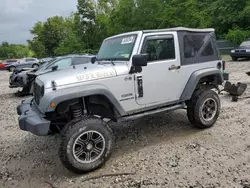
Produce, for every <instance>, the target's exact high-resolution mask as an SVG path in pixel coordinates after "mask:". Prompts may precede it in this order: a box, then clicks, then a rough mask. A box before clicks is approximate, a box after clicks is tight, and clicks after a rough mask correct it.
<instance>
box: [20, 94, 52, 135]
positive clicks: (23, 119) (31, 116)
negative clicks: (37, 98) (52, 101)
mask: <svg viewBox="0 0 250 188" xmlns="http://www.w3.org/2000/svg"><path fill="white" fill-rule="evenodd" d="M17 114H18V115H19V118H18V121H19V127H20V129H21V130H24V131H28V132H31V133H33V134H35V135H38V136H46V135H48V134H49V128H50V121H48V120H46V119H45V118H44V115H43V114H41V112H40V111H39V109H38V108H37V106H36V105H35V104H33V102H32V99H31V98H29V99H26V100H25V101H23V102H22V104H20V105H18V106H17Z"/></svg>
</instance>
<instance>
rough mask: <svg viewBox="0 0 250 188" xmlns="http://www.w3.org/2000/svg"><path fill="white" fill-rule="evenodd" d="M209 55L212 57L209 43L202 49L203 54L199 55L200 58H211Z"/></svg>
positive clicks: (212, 51)
mask: <svg viewBox="0 0 250 188" xmlns="http://www.w3.org/2000/svg"><path fill="white" fill-rule="evenodd" d="M211 55H214V50H213V47H212V44H211V42H209V43H208V44H207V46H206V47H205V48H204V50H203V52H202V53H201V56H211Z"/></svg>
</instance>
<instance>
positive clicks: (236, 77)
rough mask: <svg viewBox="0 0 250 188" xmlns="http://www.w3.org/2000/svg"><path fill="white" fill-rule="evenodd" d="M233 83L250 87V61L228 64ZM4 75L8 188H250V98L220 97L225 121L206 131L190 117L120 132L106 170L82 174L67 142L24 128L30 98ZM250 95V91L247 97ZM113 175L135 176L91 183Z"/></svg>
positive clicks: (3, 179)
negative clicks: (66, 163) (64, 157)
mask: <svg viewBox="0 0 250 188" xmlns="http://www.w3.org/2000/svg"><path fill="white" fill-rule="evenodd" d="M227 69H228V71H229V73H230V80H231V81H234V82H238V81H241V82H245V83H248V84H250V77H249V76H247V75H246V74H245V72H246V71H250V62H245V61H241V62H228V63H227ZM8 77H9V73H8V72H0V104H1V108H0V114H1V116H0V125H1V126H0V153H1V154H0V187H23V188H27V187H37V188H39V187H43V188H44V187H48V188H52V187H57V188H68V187H73V188H77V187H93V188H95V187H103V188H104V187H136V188H138V187H152V188H155V187H187V188H212V187H226V188H229V187H244V188H248V187H250V164H249V161H250V137H249V135H250V127H249V126H250V105H249V104H250V99H240V100H239V101H238V102H232V101H231V97H230V96H228V95H227V94H225V93H224V94H223V93H222V95H220V98H221V101H222V110H221V115H220V117H219V119H218V121H217V123H216V124H215V126H214V127H213V128H211V129H207V130H198V129H196V128H194V127H193V126H192V125H191V124H190V123H189V121H188V119H187V117H186V112H185V111H184V110H178V111H175V112H171V113H162V114H158V115H155V116H149V117H144V118H141V119H138V120H136V121H132V122H128V123H122V124H118V125H116V126H114V125H113V126H112V128H113V130H114V132H115V135H116V142H117V143H116V148H115V151H114V152H113V155H112V157H111V159H110V160H109V161H108V162H107V163H106V165H105V166H103V167H102V168H101V169H99V170H97V171H95V172H92V173H89V174H86V175H82V176H79V175H75V174H72V173H70V172H68V171H67V170H66V169H65V168H64V167H63V166H62V164H61V162H60V160H59V158H58V156H57V152H58V144H59V143H60V137H59V136H49V137H37V136H35V135H32V134H30V133H27V132H24V131H21V130H20V129H19V127H18V122H17V120H18V116H17V114H16V106H17V105H18V104H19V103H20V102H21V100H22V99H24V98H18V97H15V95H14V93H15V92H16V91H17V90H16V89H9V88H8ZM246 96H250V88H248V89H247V91H246V93H245V94H244V95H243V97H246ZM112 173H135V174H134V175H124V176H109V177H102V178H98V179H94V180H89V181H85V180H86V178H89V177H92V176H98V175H103V174H112Z"/></svg>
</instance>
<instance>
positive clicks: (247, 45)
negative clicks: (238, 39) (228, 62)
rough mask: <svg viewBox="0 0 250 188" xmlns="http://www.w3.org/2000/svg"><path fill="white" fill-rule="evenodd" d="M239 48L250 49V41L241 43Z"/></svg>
mask: <svg viewBox="0 0 250 188" xmlns="http://www.w3.org/2000/svg"><path fill="white" fill-rule="evenodd" d="M240 46H241V47H243V46H246V47H250V40H249V41H244V42H242V43H241V45H240Z"/></svg>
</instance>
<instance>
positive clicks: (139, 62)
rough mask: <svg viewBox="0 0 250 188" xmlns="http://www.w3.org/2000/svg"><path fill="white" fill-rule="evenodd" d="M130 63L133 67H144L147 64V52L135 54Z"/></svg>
mask: <svg viewBox="0 0 250 188" xmlns="http://www.w3.org/2000/svg"><path fill="white" fill-rule="evenodd" d="M132 64H133V66H135V67H145V66H147V65H148V54H137V55H134V56H133V58H132Z"/></svg>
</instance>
